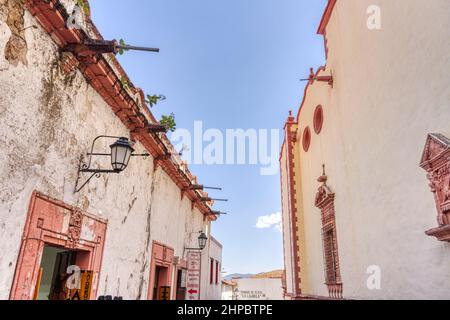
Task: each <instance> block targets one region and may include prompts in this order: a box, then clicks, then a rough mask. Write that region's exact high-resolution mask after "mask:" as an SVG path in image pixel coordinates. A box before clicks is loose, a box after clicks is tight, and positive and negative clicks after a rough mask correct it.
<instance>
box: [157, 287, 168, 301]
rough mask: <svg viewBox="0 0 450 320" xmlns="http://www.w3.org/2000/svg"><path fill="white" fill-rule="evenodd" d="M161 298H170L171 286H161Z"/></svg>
mask: <svg viewBox="0 0 450 320" xmlns="http://www.w3.org/2000/svg"><path fill="white" fill-rule="evenodd" d="M159 300H170V287H167V286H165V287H159Z"/></svg>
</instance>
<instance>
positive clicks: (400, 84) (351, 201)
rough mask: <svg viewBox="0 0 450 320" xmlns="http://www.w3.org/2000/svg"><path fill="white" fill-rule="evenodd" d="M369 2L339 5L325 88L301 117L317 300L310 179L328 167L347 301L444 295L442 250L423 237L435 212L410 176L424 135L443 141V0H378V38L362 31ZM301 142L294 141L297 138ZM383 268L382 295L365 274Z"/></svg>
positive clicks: (320, 279) (449, 92) (446, 79)
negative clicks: (317, 128) (319, 127)
mask: <svg viewBox="0 0 450 320" xmlns="http://www.w3.org/2000/svg"><path fill="white" fill-rule="evenodd" d="M371 4H373V1H370V0H345V1H342V0H338V1H337V4H336V7H335V10H334V12H333V15H332V17H331V20H330V23H329V25H328V28H327V35H328V47H329V57H328V62H327V71H326V72H323V74H324V75H328V74H329V70H332V71H333V75H334V80H335V84H334V88H333V89H331V88H330V87H329V86H328V85H327V84H325V83H317V82H316V83H315V84H314V85H313V86H312V87H310V89H309V90H308V93H307V99H306V103H305V104H304V106H303V109H302V111H301V113H300V127H301V128H304V127H305V126H306V125H309V126H310V127H311V129H312V128H313V125H312V120H313V112H314V109H315V107H316V105H317V104H322V105H323V107H324V116H325V122H324V128H323V131H322V133H321V134H320V135H319V136H317V135H316V134H315V133H314V131H313V129H312V132H313V134H312V143H311V148H310V151H309V152H308V153H305V152H303V151H299V153H300V158H301V159H300V164H301V168H302V178H301V185H302V192H303V198H302V199H303V208H304V212H305V217H304V219H305V228H304V229H305V238H306V239H307V240H306V245H307V255H308V268H307V272H308V281H309V292H307V293H310V294H320V295H326V294H327V292H326V288H325V286H324V285H323V283H324V273H323V262H322V260H323V258H322V247H321V236H320V230H321V222H320V212H319V210H318V209H317V208H315V207H314V196H315V193H316V191H317V188H318V186H319V183H318V182H317V181H316V180H317V178H318V177H319V176H320V175H321V172H322V168H321V166H322V163H325V164H326V166H327V175H328V178H329V180H328V185H329V186H330V187H331V189H332V190H333V191H334V192H336V222H337V233H338V245H339V256H340V264H341V274H342V278H343V282H344V295H345V297H347V298H367V299H371V298H382V299H385V298H393V299H400V298H406V299H413V298H420V299H430V298H437V299H448V298H449V297H450V282H449V281H448V280H449V278H450V245H449V244H448V243H443V242H439V241H437V240H436V239H435V238H431V237H428V236H426V235H425V234H424V231H425V230H428V229H430V228H432V227H435V226H436V218H435V217H436V209H435V205H434V200H433V195H432V194H431V192H430V190H429V187H428V182H427V179H426V176H425V172H424V171H423V170H422V169H420V168H419V166H418V164H419V161H420V157H421V153H422V150H423V147H424V144H425V139H426V136H427V133H430V132H437V133H443V134H445V135H446V136H447V137H449V136H450V129H449V123H450V108H449V101H450V99H449V98H450V87H449V83H450V75H449V73H448V66H449V65H450V57H449V54H448V53H449V52H450V42H449V41H447V39H449V38H450V17H449V12H450V2H448V1H447V0H433V1H423V0H396V1H392V0H379V1H377V4H379V5H380V7H381V13H382V30H379V31H370V30H368V29H367V28H366V19H367V17H368V15H366V9H367V7H368V6H369V5H371ZM299 141H301V138H300V137H299ZM371 265H377V266H379V267H380V268H381V271H382V274H381V275H382V283H381V285H382V287H381V290H373V291H371V290H369V289H368V288H367V286H366V280H367V278H368V275H367V274H366V270H367V268H368V267H369V266H371Z"/></svg>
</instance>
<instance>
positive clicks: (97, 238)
mask: <svg viewBox="0 0 450 320" xmlns="http://www.w3.org/2000/svg"><path fill="white" fill-rule="evenodd" d="M106 228H107V220H104V219H100V218H98V217H95V216H93V215H90V214H88V213H86V212H83V211H82V210H80V209H79V208H76V207H73V206H70V205H67V204H65V203H63V202H62V201H59V200H55V199H51V198H50V197H47V196H45V195H43V194H41V193H39V192H37V191H34V192H33V193H32V196H31V200H30V205H29V208H28V215H27V220H26V223H25V228H24V231H23V236H22V241H21V245H20V251H19V257H18V259H17V264H16V270H15V274H14V281H13V283H12V286H11V292H10V296H9V298H10V299H11V300H31V299H33V295H34V290H35V287H36V282H37V278H38V273H39V268H40V264H41V259H42V254H43V251H44V246H45V245H46V244H49V245H53V246H56V247H60V248H65V249H68V250H76V251H82V252H84V253H85V254H83V255H80V259H78V260H79V261H77V264H78V265H79V267H80V268H81V269H83V270H92V271H94V282H93V288H92V292H91V299H92V298H93V299H95V297H96V296H97V289H98V279H99V278H100V269H101V265H102V258H103V249H104V244H105V237H106Z"/></svg>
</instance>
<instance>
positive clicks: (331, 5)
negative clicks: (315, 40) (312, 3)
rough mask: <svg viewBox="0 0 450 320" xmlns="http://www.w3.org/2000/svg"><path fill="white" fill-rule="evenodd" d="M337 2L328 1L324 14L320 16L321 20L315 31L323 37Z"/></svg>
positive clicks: (333, 0) (334, 0)
mask: <svg viewBox="0 0 450 320" xmlns="http://www.w3.org/2000/svg"><path fill="white" fill-rule="evenodd" d="M336 1H337V0H328V4H327V7H326V8H325V12H324V13H323V15H322V20H321V21H320V25H319V28H318V29H317V33H318V34H322V35H325V31H326V28H327V25H328V22H329V21H330V18H331V15H332V14H333V9H334V6H335V5H336Z"/></svg>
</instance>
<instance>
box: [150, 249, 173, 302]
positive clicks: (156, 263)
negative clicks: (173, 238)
mask: <svg viewBox="0 0 450 320" xmlns="http://www.w3.org/2000/svg"><path fill="white" fill-rule="evenodd" d="M174 252H175V251H174V249H173V248H171V247H169V246H166V245H164V244H162V243H159V242H156V241H153V243H152V255H151V261H150V277H149V283H148V291H147V298H148V300H153V287H154V284H155V270H156V267H163V268H166V272H167V274H166V278H165V281H164V283H160V284H159V285H160V286H169V287H171V290H174V289H173V286H172V275H173V257H174ZM175 290H176V283H175ZM171 297H173V295H172V293H171Z"/></svg>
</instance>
